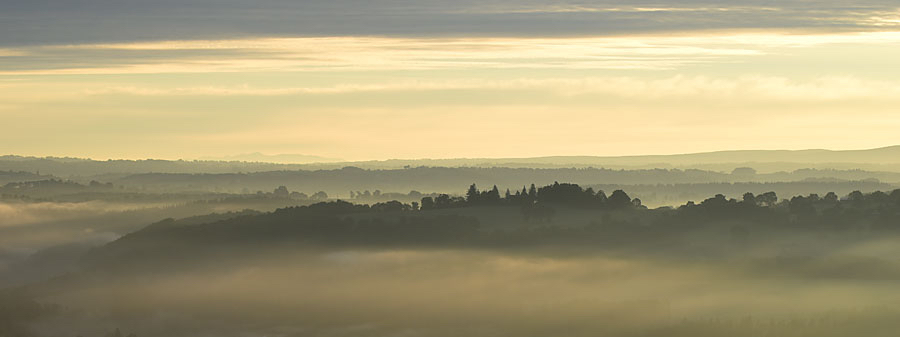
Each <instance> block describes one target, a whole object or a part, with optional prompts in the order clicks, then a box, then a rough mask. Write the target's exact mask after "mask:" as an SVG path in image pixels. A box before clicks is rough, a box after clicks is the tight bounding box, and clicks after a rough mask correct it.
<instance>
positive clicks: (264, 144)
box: [0, 3, 900, 160]
mask: <svg viewBox="0 0 900 337" xmlns="http://www.w3.org/2000/svg"><path fill="white" fill-rule="evenodd" d="M532 4H533V3H532ZM473 8H474V9H473ZM729 8H730V9H729ZM729 8H722V9H719V10H718V11H719V12H722V13H726V12H728V11H735V10H746V9H740V8H739V7H729ZM736 8H737V9H736ZM473 10H477V13H478V15H494V14H492V13H495V12H497V11H500V12H503V13H506V14H508V15H512V14H509V13H513V14H515V15H526V14H527V15H530V14H528V13H532V12H535V11H538V12H540V13H543V14H544V15H564V14H566V15H567V14H569V13H572V12H574V13H591V14H593V13H599V14H597V15H601V14H602V15H608V13H618V12H621V11H626V12H629V13H632V14H633V13H639V14H640V13H643V12H653V11H660V10H664V9H658V8H657V9H654V8H651V7H646V8H645V7H627V8H623V7H621V6H619V7H616V6H605V7H604V6H594V7H590V6H589V7H584V6H581V7H578V6H574V7H573V6H561V7H560V6H557V7H552V8H548V7H546V6H544V7H541V6H537V5H534V6H531V7H529V6H525V5H523V6H520V7H518V9H515V10H513V9H509V8H505V9H504V8H500V9H498V8H497V7H496V6H495V7H491V6H483V7H472V8H470V11H469V12H464V13H466V15H474V14H471V11H473ZM665 10H666V11H667V12H672V13H678V12H679V11H681V12H691V13H692V12H696V11H702V12H703V13H706V12H710V11H712V12H716V11H717V10H716V9H715V8H708V7H700V6H699V5H694V6H693V7H690V6H682V7H679V8H669V9H665ZM753 10H754V11H756V12H765V11H766V10H767V9H765V8H762V9H760V8H756V9H753ZM769 10H770V11H775V10H774V9H769ZM781 10H783V9H779V11H781ZM485 13H486V14H485ZM716 13H718V12H716ZM754 13H755V12H754ZM706 15H707V16H708V15H709V14H706ZM716 15H719V14H716ZM701 18H702V17H701ZM898 18H900V10H897V11H896V12H890V11H883V10H882V11H878V12H877V15H876V14H871V15H869V16H865V17H862V18H859V17H849V16H846V17H842V20H850V21H853V20H856V21H854V22H861V23H859V24H860V25H864V26H866V27H868V28H867V29H838V28H834V27H831V28H828V29H823V28H821V27H800V28H802V29H797V28H790V27H788V28H785V27H774V28H767V27H751V28H752V29H749V28H741V29H737V28H735V27H727V26H723V27H713V28H722V29H695V30H675V29H671V28H667V27H662V28H659V29H656V30H654V31H649V32H642V31H639V30H638V29H633V30H634V31H631V32H619V33H616V34H603V33H602V32H601V33H597V34H589V33H585V32H581V31H571V32H568V33H567V34H548V35H547V36H538V35H535V34H530V33H529V31H527V30H523V31H522V32H520V33H518V34H504V33H502V31H500V30H497V31H491V30H489V29H487V30H486V31H485V32H484V34H475V33H471V32H456V33H454V32H452V31H451V32H449V33H454V34H449V33H448V34H421V36H415V34H393V35H391V34H379V35H366V34H362V33H353V34H343V35H339V34H326V33H321V34H317V36H300V35H302V34H297V35H294V36H287V35H286V34H283V33H278V34H276V33H270V34H261V35H258V36H243V35H241V34H233V36H216V35H203V34H196V35H190V34H188V35H187V36H176V37H175V38H173V37H171V36H162V37H164V38H129V39H126V40H125V41H117V40H116V39H111V38H110V39H104V37H103V36H100V37H96V38H92V39H88V40H85V41H79V40H78V39H72V41H71V43H64V41H65V39H63V38H61V37H57V36H55V35H52V34H44V35H40V34H36V35H35V37H34V41H25V42H21V41H18V42H17V41H7V40H2V39H0V117H2V120H3V121H4V123H3V124H4V128H3V132H2V133H0V153H3V154H22V155H38V156H44V155H55V156H77V157H93V158H99V159H105V158H167V159H176V158H185V159H192V158H199V157H206V156H227V155H233V154H238V153H248V152H263V153H268V154H277V153H297V154H310V155H319V156H324V157H334V158H342V159H347V160H367V159H387V158H455V157H529V156H546V155H627V154H662V153H685V152H699V151H710V150H725V149H803V148H830V149H855V148H870V147H880V146H887V145H895V144H898V143H900V141H898V140H900V136H898V135H900V133H898V132H897V130H898V129H900V108H898V107H900V104H898V103H900V61H898V60H900V29H895V27H897V26H898V24H900V19H898ZM785 21H788V20H785ZM113 27H114V26H113ZM637 27H640V26H639V25H638V26H637ZM726 28H727V29H726ZM764 28H765V29H764ZM812 28H816V29H812ZM826 28H827V27H826ZM894 30H898V31H894ZM245 35H246V34H245ZM86 36H91V35H89V34H88V35H86ZM60 39H62V40H63V41H58V40H60ZM28 42H33V43H28Z"/></svg>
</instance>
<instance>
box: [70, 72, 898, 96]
mask: <svg viewBox="0 0 900 337" xmlns="http://www.w3.org/2000/svg"><path fill="white" fill-rule="evenodd" d="M459 90H470V91H475V90H477V91H482V92H485V91H539V92H547V93H551V94H553V95H556V96H559V97H577V96H586V95H606V96H616V97H621V98H640V99H642V100H667V99H677V98H695V99H704V100H735V101H741V100H750V101H753V100H756V101H758V100H780V101H836V100H854V99H868V100H884V99H889V100H892V98H893V97H900V82H896V81H876V80H864V79H860V78H856V77H852V76H826V77H819V78H814V79H810V80H802V81H801V80H793V79H790V78H787V77H778V76H762V75H743V76H739V77H735V78H714V77H709V76H686V75H675V76H671V77H666V78H659V79H647V78H639V77H629V76H618V77H583V78H516V79H510V80H499V79H494V80H491V79H464V80H410V81H391V82H384V83H377V84H338V85H333V86H319V87H315V86H309V87H282V88H262V87H253V86H249V85H240V86H197V87H175V88H152V87H139V86H107V87H101V88H95V89H86V90H83V91H82V93H83V94H84V95H88V96H102V95H135V96H290V95H349V94H359V93H372V92H382V93H386V92H397V93H404V92H407V93H408V92H423V91H459Z"/></svg>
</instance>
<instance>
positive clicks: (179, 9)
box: [0, 0, 900, 45]
mask: <svg viewBox="0 0 900 337" xmlns="http://www.w3.org/2000/svg"><path fill="white" fill-rule="evenodd" d="M897 13H898V6H897V3H896V1H888V0H863V1H855V2H853V3H852V4H848V3H847V2H845V1H836V0H818V1H804V0H788V1H779V2H775V3H773V2H771V1H765V0H749V1H734V0H732V1H716V2H712V1H695V0H678V1H667V2H665V3H664V4H661V3H660V2H659V1H646V0H639V1H629V2H628V3H627V5H625V4H623V3H622V2H621V1H609V0H607V1H596V0H588V1H570V0H563V1H554V2H553V3H552V4H548V3H547V2H546V1H534V0H512V1H506V0H487V1H474V0H457V1H437V0H424V1H415V2H412V1H401V0H368V1H361V0H332V1H326V2H323V1H285V0H258V1H254V2H253V3H252V4H249V3H247V2H244V1H237V0H184V1H173V0H163V1H140V2H138V1H127V2H120V1H108V0H78V1H65V0H50V1H39V2H34V1H7V2H5V3H3V4H0V31H3V32H5V33H6V34H3V35H0V45H46V44H59V43H80V42H100V41H141V40H173V39H227V38H235V37H251V36H286V37H290V36H372V35H378V36H393V37H425V36H430V37H436V36H456V37H460V36H507V37H526V36H532V37H533V36H608V35H622V34H634V33H660V32H663V33H671V32H688V31H697V30H733V29H749V30H759V29H775V30H787V31H809V30H816V31H823V32H838V31H842V32H843V31H885V30H891V31H896V30H897V29H898V28H900V23H898V22H897V21H895V20H894V19H892V18H896V15H897Z"/></svg>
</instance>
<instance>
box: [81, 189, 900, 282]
mask: <svg viewBox="0 0 900 337" xmlns="http://www.w3.org/2000/svg"><path fill="white" fill-rule="evenodd" d="M219 219H220V220H218V221H214V222H208V223H198V221H196V220H192V221H181V222H180V221H174V220H167V221H164V222H161V223H157V224H154V225H151V226H148V227H147V228H145V229H143V230H140V231H138V232H135V233H132V234H129V235H126V236H124V237H122V238H120V239H119V240H117V241H114V242H112V243H109V244H107V245H106V246H103V247H101V248H98V249H95V250H94V251H92V252H91V253H90V254H89V255H88V256H87V257H86V259H85V264H86V265H88V266H91V267H95V268H110V267H116V268H129V266H135V265H139V266H142V268H143V267H147V266H148V265H156V264H168V263H172V261H180V260H184V262H185V263H190V262H189V261H209V260H208V259H220V260H221V259H222V258H223V257H224V256H228V255H230V254H237V255H240V254H242V253H241V252H253V251H256V250H261V249H275V248H278V247H292V248H297V247H303V246H306V247H332V246H334V247H355V248H364V247H422V246H431V247H448V246H453V247H478V248H488V249H504V248H510V247H523V246H544V245H551V246H552V245H565V246H569V247H581V249H588V250H596V249H600V250H604V249H628V248H629V247H630V246H632V245H636V246H640V247H648V246H647V245H650V246H652V247H653V248H645V250H647V251H656V250H665V251H669V253H673V254H676V255H677V254H685V253H686V252H689V251H690V252H692V254H694V253H696V249H697V246H696V245H695V244H691V243H689V242H688V241H683V240H684V238H685V237H687V236H690V235H693V233H700V232H708V231H709V229H710V228H719V229H718V230H716V231H718V232H719V233H724V234H723V235H724V236H723V237H721V238H718V239H713V240H714V241H721V242H733V243H738V244H744V243H746V242H747V241H748V240H749V238H750V237H754V236H755V237H758V238H766V237H771V238H774V237H777V235H776V236H770V235H769V234H771V233H779V232H782V231H791V232H792V233H796V232H799V233H808V234H809V235H810V236H820V235H823V234H826V233H831V234H828V235H832V234H833V235H836V236H837V237H847V238H854V237H858V235H856V234H851V233H860V232H866V233H881V234H878V235H898V234H900V190H894V191H892V192H890V193H884V192H875V193H870V194H863V193H859V192H853V193H850V194H849V195H847V196H843V197H839V196H838V195H836V194H834V193H828V194H825V195H821V196H820V195H816V194H813V195H808V196H795V197H792V198H790V199H779V197H778V196H777V195H776V194H775V193H772V192H769V193H763V194H760V195H753V194H752V193H747V194H745V195H744V196H743V197H742V198H741V199H740V200H737V199H728V198H725V197H724V196H722V195H716V196H713V197H711V198H708V199H706V200H704V201H702V202H700V203H688V204H685V205H682V206H680V207H678V208H659V209H648V208H646V207H644V206H642V205H641V201H640V200H639V199H636V198H635V199H632V198H631V197H629V196H628V195H627V193H626V192H624V191H621V190H616V191H613V192H612V193H610V194H609V195H607V194H606V193H604V192H602V191H601V192H595V191H593V190H592V189H582V188H581V187H580V186H578V185H575V184H567V183H565V184H559V183H554V184H551V185H547V186H543V187H539V188H538V187H535V186H531V187H530V188H527V189H525V190H523V191H516V193H514V194H513V193H510V194H506V193H501V192H500V191H499V190H497V189H496V188H491V189H488V190H480V189H478V188H477V187H475V186H474V185H473V186H471V187H470V189H469V191H468V193H467V195H466V197H451V196H449V195H440V196H438V197H425V198H422V200H421V201H420V202H415V203H410V204H404V203H400V202H397V201H392V202H386V203H377V204H373V205H358V204H352V203H348V202H344V201H332V202H324V203H318V204H313V205H310V206H301V207H291V208H284V209H279V210H277V211H275V212H271V213H264V214H246V215H240V216H235V217H220V218H219ZM767 233H768V234H767ZM704 235H706V234H704ZM710 239H711V238H710V237H708V235H706V237H705V238H704V239H703V240H710ZM758 240H765V239H758ZM834 247H838V246H834ZM710 249H721V248H710ZM729 249H730V248H729ZM707 253H713V252H707ZM720 253H721V252H720ZM226 260H227V259H226ZM138 262H140V263H138ZM179 263H180V262H179Z"/></svg>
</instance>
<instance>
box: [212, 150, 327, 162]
mask: <svg viewBox="0 0 900 337" xmlns="http://www.w3.org/2000/svg"><path fill="white" fill-rule="evenodd" d="M200 159H201V160H212V161H242V162H260V163H278V164H311V163H336V162H342V161H344V160H343V159H339V158H328V157H322V156H314V155H306V154H291V153H284V154H273V155H268V154H263V153H261V152H253V153H244V154H238V155H233V156H223V157H200Z"/></svg>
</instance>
